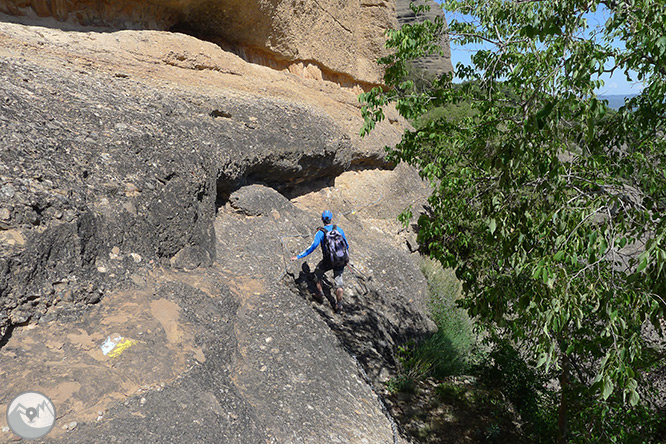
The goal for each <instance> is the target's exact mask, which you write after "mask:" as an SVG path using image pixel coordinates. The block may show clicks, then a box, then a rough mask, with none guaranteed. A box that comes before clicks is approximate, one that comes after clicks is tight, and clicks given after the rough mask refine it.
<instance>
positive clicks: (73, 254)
mask: <svg viewBox="0 0 666 444" xmlns="http://www.w3.org/2000/svg"><path fill="white" fill-rule="evenodd" d="M0 78H1V79H2V80H1V81H0V86H1V89H0V132H1V133H2V134H3V138H2V139H1V140H0V335H1V336H2V339H1V340H0V381H2V382H3V384H2V386H1V387H0V404H2V405H5V404H6V403H8V402H9V401H10V400H11V399H12V397H13V396H15V395H16V394H18V393H21V392H22V391H26V390H37V391H40V392H42V393H45V394H47V395H48V396H49V397H50V398H51V399H52V400H53V402H54V403H55V405H56V409H57V412H58V419H57V422H56V427H55V428H54V430H53V431H52V432H51V433H50V434H49V435H48V437H47V438H46V439H45V441H46V442H69V443H90V442H109V443H113V442H122V443H136V442H160V443H166V442H173V443H176V442H179V443H180V442H202V443H204V442H229V443H264V442H266V443H322V442H331V443H334V442H338V443H359V444H360V443H395V442H405V441H404V439H403V438H402V437H401V436H400V434H399V432H398V430H397V428H396V426H395V424H394V423H393V421H392V419H391V417H390V415H389V414H388V413H387V410H386V408H385V406H384V404H383V402H382V384H381V383H382V382H383V381H386V380H387V379H388V378H389V377H391V376H393V375H395V372H396V369H397V366H398V363H396V362H395V353H396V350H397V348H398V347H399V346H400V345H401V344H404V343H405V342H406V341H408V340H410V339H414V338H418V337H421V336H423V335H426V334H428V333H429V332H432V331H433V329H434V326H433V323H432V322H431V321H430V320H429V319H428V317H427V315H426V307H425V306H426V300H425V299H426V287H427V285H426V283H425V282H424V278H423V276H422V275H421V273H420V271H419V269H418V266H417V264H416V261H415V260H414V258H413V256H412V254H410V249H411V248H413V247H414V244H413V233H411V232H410V231H409V230H405V229H403V228H401V226H400V225H399V224H398V223H397V222H396V220H395V217H396V215H397V213H398V212H399V211H400V210H401V209H403V208H404V207H406V206H408V205H412V206H413V208H415V211H418V207H419V205H420V204H421V203H422V202H423V201H424V199H425V197H426V196H427V194H428V187H427V186H425V185H424V184H423V183H422V182H421V180H420V179H419V177H418V174H416V173H415V172H414V171H413V170H411V169H410V168H406V167H404V166H400V167H399V168H395V169H393V168H392V166H391V165H389V164H387V163H386V162H385V161H384V159H383V152H384V151H383V147H384V145H385V144H393V143H396V142H397V141H398V140H399V137H400V134H401V132H402V131H403V128H405V123H404V122H402V121H401V120H400V119H399V117H398V116H397V114H396V113H395V111H393V112H392V111H390V110H387V115H388V119H387V121H386V122H383V124H382V125H380V127H379V128H378V129H377V130H376V131H375V132H374V133H373V134H372V135H371V136H370V137H368V138H364V139H361V138H360V137H359V136H358V130H359V128H360V126H361V123H362V117H361V115H360V110H359V105H358V101H357V99H356V94H355V93H354V92H353V91H350V90H348V89H345V88H342V87H341V86H340V85H337V84H334V83H331V82H326V81H321V80H319V81H317V80H312V79H305V78H303V77H300V76H296V75H293V74H291V73H288V72H279V71H275V70H273V69H270V68H267V67H263V66H258V65H254V64H249V63H246V62H245V61H243V60H242V59H241V58H239V57H238V56H236V55H233V54H231V53H229V52H225V51H223V50H222V49H221V48H220V47H219V46H217V45H215V44H213V43H210V42H206V41H202V40H199V39H196V38H194V37H192V36H188V35H184V34H178V33H170V32H163V31H128V30H125V31H113V32H110V31H106V32H92V31H90V30H87V31H63V30H60V29H55V28H46V27H40V26H25V25H20V24H12V23H2V22H0ZM324 208H328V209H331V210H332V211H333V213H334V217H335V222H336V223H338V224H340V226H342V227H343V228H344V229H345V232H346V234H347V236H348V238H349V240H350V243H351V245H352V249H351V255H352V264H353V267H350V268H349V269H348V270H346V271H345V273H344V279H345V309H344V310H343V312H342V313H338V314H335V313H333V312H332V309H331V306H330V304H329V303H328V302H326V301H325V302H324V303H318V302H317V301H315V300H314V299H313V295H312V289H313V278H312V273H311V271H312V269H314V267H315V265H316V263H317V262H318V260H319V256H320V253H319V251H316V252H315V253H313V255H311V256H309V257H308V258H306V259H305V260H303V261H299V262H294V263H292V262H289V257H290V256H291V255H293V254H295V253H298V252H299V251H301V250H303V249H304V248H306V247H307V246H308V245H309V243H310V242H311V239H312V237H313V235H314V233H315V230H316V228H317V226H318V225H320V220H319V214H321V210H322V209H324ZM407 241H410V242H412V243H411V244H408V243H407ZM329 285H330V282H329V283H328V284H327V285H326V286H325V288H326V290H325V293H326V295H327V296H328V297H329V298H330V297H331V290H330V287H329ZM117 337H122V338H123V342H122V344H124V346H123V347H121V348H118V349H117V352H115V353H107V354H104V353H103V351H102V348H101V345H102V344H104V343H105V341H107V340H111V339H112V338H117ZM114 350H115V349H114ZM74 422H75V423H76V426H72V425H71V424H73V423H74ZM3 426H5V417H4V416H2V417H1V418H0V427H3ZM0 430H2V429H1V428H0ZM7 439H9V440H11V439H12V436H11V433H8V432H1V433H0V440H7Z"/></svg>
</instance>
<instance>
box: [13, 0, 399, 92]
mask: <svg viewBox="0 0 666 444" xmlns="http://www.w3.org/2000/svg"><path fill="white" fill-rule="evenodd" d="M0 12H1V13H4V14H8V15H11V16H15V17H25V18H28V19H36V18H41V19H45V18H51V19H54V20H57V21H59V22H61V23H66V24H75V25H84V26H93V27H99V28H111V29H154V30H170V29H175V30H180V31H183V32H187V33H189V34H192V35H196V36H200V37H205V38H206V39H209V40H214V41H218V42H223V43H224V44H226V45H228V46H229V47H230V48H233V49H234V50H235V51H236V52H237V53H239V54H241V55H243V56H244V58H246V59H247V60H250V61H256V62H260V63H262V64H267V65H271V66H273V67H276V68H280V69H288V70H290V71H292V72H296V73H300V74H301V75H304V76H309V77H314V78H317V77H318V78H326V79H330V80H335V81H337V82H338V83H348V84H350V85H351V84H360V85H364V86H369V85H374V84H378V83H380V82H381V78H382V73H381V69H380V68H379V67H378V66H377V64H376V63H375V60H376V59H377V58H378V57H380V56H381V55H382V54H383V52H384V51H385V49H384V31H385V30H386V29H389V28H394V27H395V26H396V16H395V2H394V1H392V0H298V1H292V0H161V1H148V0H117V1H97V0H94V1H93V0H0ZM56 26H62V25H56Z"/></svg>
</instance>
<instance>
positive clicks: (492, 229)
mask: <svg viewBox="0 0 666 444" xmlns="http://www.w3.org/2000/svg"><path fill="white" fill-rule="evenodd" d="M496 228H497V222H496V221H495V219H490V222H488V229H490V234H495V229H496Z"/></svg>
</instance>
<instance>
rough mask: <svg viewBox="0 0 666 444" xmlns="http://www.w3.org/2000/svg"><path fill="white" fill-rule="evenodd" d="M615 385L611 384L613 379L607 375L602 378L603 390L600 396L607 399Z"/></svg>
mask: <svg viewBox="0 0 666 444" xmlns="http://www.w3.org/2000/svg"><path fill="white" fill-rule="evenodd" d="M614 388H615V386H614V385H613V381H611V379H610V378H609V377H605V378H604V385H603V391H602V393H601V397H602V398H603V399H604V401H605V400H606V399H608V397H609V396H610V395H611V394H613V389H614Z"/></svg>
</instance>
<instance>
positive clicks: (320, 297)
mask: <svg viewBox="0 0 666 444" xmlns="http://www.w3.org/2000/svg"><path fill="white" fill-rule="evenodd" d="M313 297H314V300H315V301H317V302H319V303H320V304H321V303H323V302H324V293H315V294H314V296H313Z"/></svg>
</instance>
